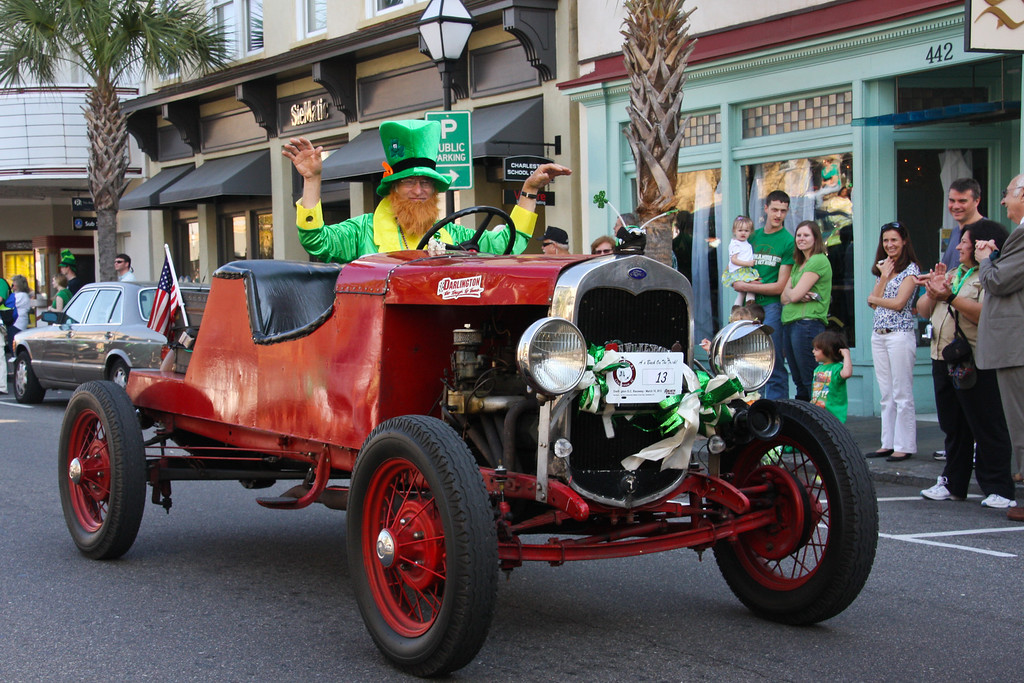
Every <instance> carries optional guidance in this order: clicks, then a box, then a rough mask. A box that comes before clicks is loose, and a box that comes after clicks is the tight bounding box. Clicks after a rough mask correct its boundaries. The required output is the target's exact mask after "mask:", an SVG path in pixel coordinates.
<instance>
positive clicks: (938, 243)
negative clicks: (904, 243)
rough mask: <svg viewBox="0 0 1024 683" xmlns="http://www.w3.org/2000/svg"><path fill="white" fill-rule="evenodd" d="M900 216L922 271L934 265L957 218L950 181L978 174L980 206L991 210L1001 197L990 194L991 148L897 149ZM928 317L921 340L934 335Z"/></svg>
mask: <svg viewBox="0 0 1024 683" xmlns="http://www.w3.org/2000/svg"><path fill="white" fill-rule="evenodd" d="M896 159H897V162H896V172H897V177H896V216H894V217H893V220H898V221H900V222H901V223H904V224H905V225H906V226H907V229H908V231H909V232H910V242H911V244H913V245H914V253H916V254H917V259H918V262H919V265H920V266H921V270H922V271H927V270H931V268H932V266H934V265H935V264H936V263H938V261H939V260H940V259H941V258H942V254H943V253H944V252H945V250H946V246H947V245H948V244H949V236H950V234H951V233H952V230H953V228H954V227H956V221H955V220H953V217H952V216H951V215H950V214H949V210H948V209H947V208H946V204H947V201H946V200H947V194H948V190H949V185H950V183H952V182H953V181H954V180H956V179H957V178H974V179H975V180H977V181H978V184H979V185H981V188H982V193H981V202H980V203H979V204H978V212H979V213H980V214H981V215H982V216H990V215H991V214H990V213H989V212H990V211H993V210H995V211H996V219H997V220H998V210H999V200H998V198H995V201H991V200H990V199H989V198H988V197H986V196H985V190H986V189H987V186H988V150H987V149H983V148H976V149H901V150H897V152H896ZM927 326H928V321H927V320H925V319H924V318H919V319H918V328H919V330H920V331H921V334H919V335H918V336H917V345H918V346H928V344H929V343H930V341H929V340H928V339H927V338H926V337H925V335H924V330H925V328H926V327H927Z"/></svg>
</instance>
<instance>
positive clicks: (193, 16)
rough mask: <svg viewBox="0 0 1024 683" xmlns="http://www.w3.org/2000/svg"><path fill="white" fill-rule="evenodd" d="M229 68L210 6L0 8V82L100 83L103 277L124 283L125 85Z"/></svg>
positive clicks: (93, 160) (96, 142) (33, 4)
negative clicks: (120, 234) (119, 269)
mask: <svg viewBox="0 0 1024 683" xmlns="http://www.w3.org/2000/svg"><path fill="white" fill-rule="evenodd" d="M227 62H228V40H227V37H226V36H225V35H224V34H223V32H222V31H221V29H220V28H218V27H217V26H216V25H215V24H214V23H213V22H212V21H211V20H210V17H209V16H208V14H207V13H206V9H205V4H204V2H203V0H2V2H0V85H3V86H12V85H18V84H21V83H24V82H34V83H37V84H39V85H51V86H55V85H56V83H57V79H58V77H59V75H60V74H61V72H62V71H63V70H66V69H67V68H68V67H70V66H77V67H78V68H80V69H82V70H83V71H84V72H85V73H86V74H87V75H88V77H89V80H90V81H91V83H92V85H90V87H89V92H88V94H87V96H86V106H85V107H83V110H84V112H85V120H86V131H87V133H88V138H89V189H90V191H91V192H92V197H93V202H94V204H95V206H96V224H97V252H98V253H97V257H98V259H99V268H100V279H101V280H114V279H116V277H115V273H114V254H115V253H116V251H117V210H118V206H119V203H120V199H121V194H122V193H123V192H124V189H125V186H126V184H127V182H126V180H125V177H124V176H125V171H126V170H127V168H128V126H127V121H126V117H125V115H124V112H123V111H122V109H121V102H120V100H119V99H118V95H117V88H118V86H119V85H126V84H128V83H130V82H135V81H136V80H137V79H139V78H141V77H143V76H149V75H158V74H171V73H180V74H182V75H185V74H190V75H199V74H202V73H206V72H208V71H212V70H214V69H218V68H220V67H222V66H224V65H226V64H227Z"/></svg>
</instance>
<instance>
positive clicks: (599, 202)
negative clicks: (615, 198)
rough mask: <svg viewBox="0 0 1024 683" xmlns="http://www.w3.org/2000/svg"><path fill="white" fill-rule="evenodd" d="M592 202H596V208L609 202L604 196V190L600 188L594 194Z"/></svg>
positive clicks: (601, 207)
mask: <svg viewBox="0 0 1024 683" xmlns="http://www.w3.org/2000/svg"><path fill="white" fill-rule="evenodd" d="M594 203H595V204H597V208H599V209H603V208H604V205H605V204H609V203H610V202H609V201H608V197H607V196H605V194H604V190H601V191H600V192H598V193H597V194H595V195H594Z"/></svg>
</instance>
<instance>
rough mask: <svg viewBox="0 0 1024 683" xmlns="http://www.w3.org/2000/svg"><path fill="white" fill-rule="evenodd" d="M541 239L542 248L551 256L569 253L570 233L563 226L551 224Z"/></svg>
mask: <svg viewBox="0 0 1024 683" xmlns="http://www.w3.org/2000/svg"><path fill="white" fill-rule="evenodd" d="M540 241H541V242H542V246H541V249H542V250H543V251H544V253H545V254H547V255H549V256H554V255H555V254H568V253H569V235H568V234H567V233H566V232H565V230H562V229H561V228H556V227H554V226H552V225H549V226H548V229H547V230H545V231H544V236H543V237H541V238H540Z"/></svg>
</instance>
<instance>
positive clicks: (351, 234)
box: [296, 198, 537, 263]
mask: <svg viewBox="0 0 1024 683" xmlns="http://www.w3.org/2000/svg"><path fill="white" fill-rule="evenodd" d="M322 216H323V214H322V213H321V206H320V204H317V205H316V207H314V208H313V209H306V208H305V207H303V206H302V205H301V204H299V203H296V224H297V227H298V228H299V242H300V243H301V244H302V246H303V248H304V249H305V250H306V251H307V252H309V254H310V255H312V256H316V257H317V258H319V259H321V260H323V261H327V262H330V263H348V262H349V261H354V260H356V259H357V258H359V257H360V256H365V255H367V254H380V253H385V252H389V251H399V250H402V249H415V248H416V245H415V244H407V243H406V242H405V238H404V235H403V234H402V233H401V232H400V231H399V229H398V222H397V221H396V220H395V216H394V212H393V211H392V210H391V202H390V200H389V199H387V198H385V199H383V200H382V201H381V202H380V204H378V205H377V209H376V210H375V211H374V212H373V213H366V214H363V215H362V216H355V217H353V218H349V219H348V220H346V221H342V222H341V223H337V224H335V225H324V224H323V217H322ZM511 216H512V222H513V223H514V225H515V227H516V233H515V236H516V237H515V243H514V244H513V246H512V253H513V254H521V253H522V252H523V251H524V250H525V249H526V246H527V244H529V241H530V236H531V235H532V234H533V228H534V226H535V225H536V223H537V214H535V213H533V212H530V211H527V210H525V209H521V208H519V207H518V206H517V207H515V208H514V209H512V213H511ZM307 226H308V227H307ZM475 232H476V231H475V230H473V229H470V228H464V227H462V226H461V225H454V224H449V225H447V226H445V227H444V228H442V229H441V230H440V231H439V232H438V236H439V237H440V238H441V241H442V242H444V243H446V244H458V243H460V242H464V241H466V240H468V239H469V238H471V237H472V236H473V234H474V233H475ZM507 245H508V230H505V229H504V228H501V229H494V230H487V231H485V232H484V234H483V235H481V236H480V250H481V251H484V252H487V253H489V254H501V253H503V252H504V251H505V247H506V246H507Z"/></svg>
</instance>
